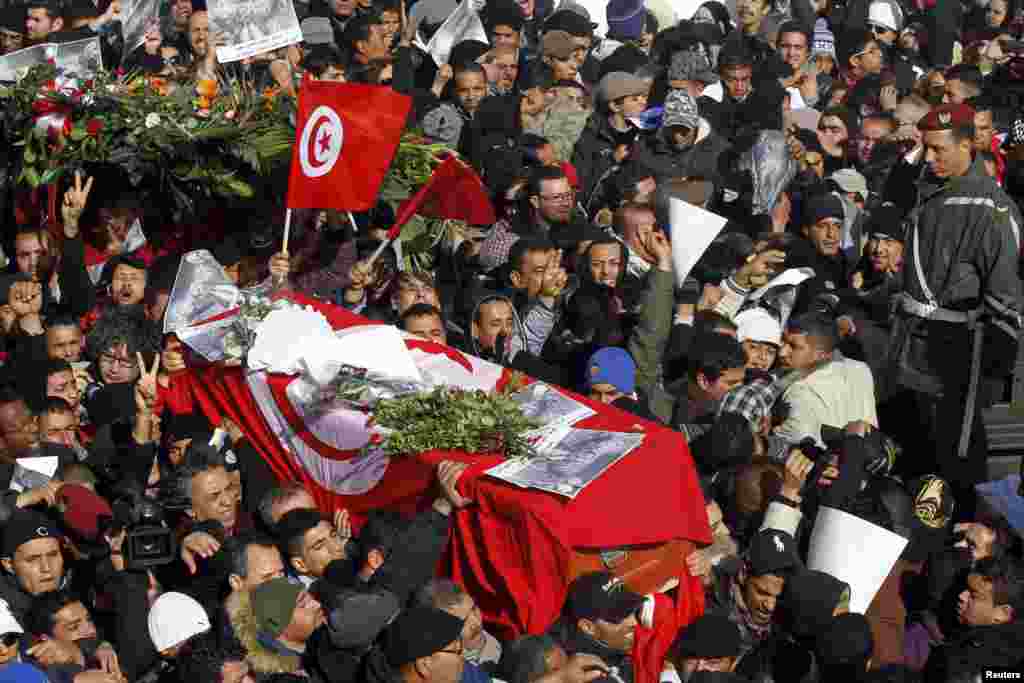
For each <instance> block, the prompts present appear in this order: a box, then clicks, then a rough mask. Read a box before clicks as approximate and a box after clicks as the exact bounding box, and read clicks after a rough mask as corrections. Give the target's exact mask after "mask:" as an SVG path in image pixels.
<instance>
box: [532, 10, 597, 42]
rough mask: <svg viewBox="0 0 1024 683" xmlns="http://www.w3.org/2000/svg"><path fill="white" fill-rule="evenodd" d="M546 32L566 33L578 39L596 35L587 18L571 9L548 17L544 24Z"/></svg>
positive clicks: (559, 11)
mask: <svg viewBox="0 0 1024 683" xmlns="http://www.w3.org/2000/svg"><path fill="white" fill-rule="evenodd" d="M544 31H545V32H547V31H565V32H566V33H568V34H569V35H571V36H576V37H577V38H582V37H584V36H591V35H593V34H594V29H593V28H591V24H590V22H589V21H588V20H587V18H586V17H584V16H583V15H582V14H579V13H578V12H573V11H572V10H569V9H563V10H558V11H557V12H555V13H554V14H552V15H551V16H550V17H548V20H547V21H545V22H544Z"/></svg>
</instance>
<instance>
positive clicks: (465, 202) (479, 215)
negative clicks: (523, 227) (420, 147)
mask: <svg viewBox="0 0 1024 683" xmlns="http://www.w3.org/2000/svg"><path fill="white" fill-rule="evenodd" d="M415 214H419V215H421V216H426V217H428V218H448V219H451V220H460V221H466V222H467V223H469V224H471V225H491V224H493V223H494V221H496V220H498V218H497V216H495V215H494V206H492V205H491V199H490V196H489V195H488V192H487V188H486V187H484V184H483V182H482V181H481V180H480V176H478V175H477V174H476V172H475V171H474V170H473V169H472V168H470V167H469V166H467V165H466V164H465V162H463V161H461V160H460V159H459V158H458V157H455V156H450V157H448V158H447V159H445V160H444V163H442V164H441V165H440V166H438V167H437V168H435V169H434V172H433V174H432V175H431V176H430V180H428V181H427V184H426V185H424V186H423V187H421V188H420V190H419V192H417V193H416V194H415V195H413V196H412V197H411V198H409V199H408V200H406V201H404V202H402V205H401V206H400V207H399V209H398V215H397V216H396V217H395V224H394V225H393V226H392V227H391V229H390V230H388V239H389V240H394V239H397V238H398V235H399V234H401V232H402V226H403V225H405V224H406V223H408V222H409V220H410V219H411V218H412V217H413V216H414V215H415Z"/></svg>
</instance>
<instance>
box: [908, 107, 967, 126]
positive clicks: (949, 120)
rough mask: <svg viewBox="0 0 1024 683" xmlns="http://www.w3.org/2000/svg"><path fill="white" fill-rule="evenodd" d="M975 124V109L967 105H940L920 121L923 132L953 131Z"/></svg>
mask: <svg viewBox="0 0 1024 683" xmlns="http://www.w3.org/2000/svg"><path fill="white" fill-rule="evenodd" d="M973 124H974V109H972V108H971V107H970V106H969V105H966V104H940V105H939V106H937V107H935V108H934V109H932V110H931V111H930V112H928V113H927V114H926V115H925V117H924V118H923V119H921V120H920V121H918V123H917V127H918V129H919V130H922V131H929V130H953V129H954V128H956V127H958V126H967V125H973Z"/></svg>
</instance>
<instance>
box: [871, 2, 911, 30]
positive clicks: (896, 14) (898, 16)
mask: <svg viewBox="0 0 1024 683" xmlns="http://www.w3.org/2000/svg"><path fill="white" fill-rule="evenodd" d="M868 22H870V23H872V24H878V25H879V26H881V27H882V28H887V29H889V30H890V31H896V33H899V32H900V30H902V29H903V15H902V12H900V11H899V9H897V8H896V6H895V3H892V2H890V1H889V0H875V2H872V3H871V4H870V5H868Z"/></svg>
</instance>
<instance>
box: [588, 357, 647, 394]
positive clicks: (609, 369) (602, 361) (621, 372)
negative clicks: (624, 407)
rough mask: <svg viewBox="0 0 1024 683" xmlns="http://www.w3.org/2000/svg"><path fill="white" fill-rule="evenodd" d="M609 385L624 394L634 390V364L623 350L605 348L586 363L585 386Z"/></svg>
mask: <svg viewBox="0 0 1024 683" xmlns="http://www.w3.org/2000/svg"><path fill="white" fill-rule="evenodd" d="M595 384H611V385H612V386H613V387H615V388H616V389H618V390H619V391H621V392H622V393H624V394H632V393H633V391H635V390H636V363H634V362H633V358H632V356H630V355H629V353H628V352H627V351H626V350H625V349H620V348H618V347H615V346H607V347H605V348H603V349H600V350H599V351H597V352H596V353H594V355H593V356H591V357H590V361H589V362H588V363H587V386H589V387H592V386H594V385H595Z"/></svg>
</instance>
